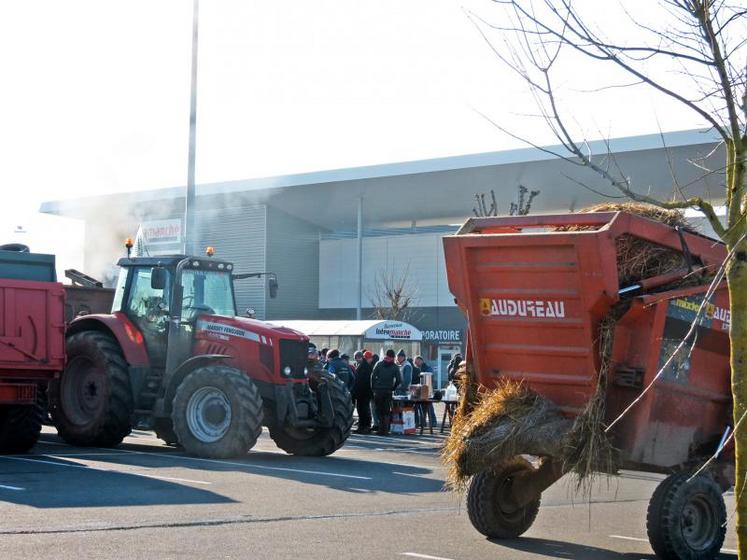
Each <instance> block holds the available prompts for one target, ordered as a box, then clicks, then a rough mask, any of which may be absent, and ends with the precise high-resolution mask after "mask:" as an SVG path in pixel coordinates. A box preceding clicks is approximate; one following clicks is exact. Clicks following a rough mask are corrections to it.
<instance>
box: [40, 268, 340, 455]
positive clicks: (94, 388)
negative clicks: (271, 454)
mask: <svg viewBox="0 0 747 560" xmlns="http://www.w3.org/2000/svg"><path fill="white" fill-rule="evenodd" d="M119 266H120V268H121V272H120V276H119V282H118V285H117V288H116V292H115V295H114V304H113V307H112V313H111V314H93V315H85V316H82V317H78V318H76V319H75V320H74V321H73V322H72V323H71V324H70V325H69V327H68V329H67V333H66V350H67V365H66V367H65V370H64V371H63V373H62V375H61V376H60V378H59V380H56V381H54V382H53V383H52V384H51V386H50V394H49V397H50V413H51V415H52V419H53V421H54V423H55V425H56V426H57V430H58V432H59V433H60V435H61V436H62V437H63V438H64V439H65V441H67V442H69V443H71V444H74V445H81V446H97V447H109V446H115V445H117V444H119V443H120V442H121V441H122V439H123V438H124V437H125V436H127V435H128V434H129V433H130V431H131V429H132V427H133V426H143V425H145V426H151V427H152V428H153V429H154V430H155V432H156V434H157V435H158V437H159V438H161V439H163V440H164V441H166V442H167V443H172V444H179V445H181V446H182V447H183V448H184V449H185V450H186V451H187V452H188V453H191V454H194V455H197V456H200V457H216V458H225V457H235V456H239V455H243V454H245V453H246V452H247V451H249V450H250V449H251V448H252V447H253V446H254V444H255V443H256V441H257V438H258V437H259V436H260V434H261V432H262V426H263V425H266V426H268V428H269V431H270V436H271V437H272V439H273V440H274V441H275V443H276V444H277V445H278V447H280V448H281V449H283V450H285V451H286V452H288V453H291V454H296V455H317V456H320V455H329V454H330V453H333V452H334V451H335V450H337V449H338V448H340V447H341V446H342V445H343V443H344V442H345V440H346V439H347V437H348V435H349V434H350V428H351V425H352V414H353V409H352V403H351V399H350V394H349V393H348V392H347V390H346V389H345V387H344V386H343V385H342V384H341V383H340V382H339V380H337V379H335V377H334V376H332V375H329V374H327V373H325V372H321V371H309V370H308V369H307V351H308V338H307V337H306V336H304V335H303V334H301V333H298V332H296V331H293V330H290V329H286V328H279V327H274V326H272V325H270V324H268V323H263V322H261V321H257V320H254V319H250V318H245V317H237V316H236V304H235V299H234V288H233V281H234V280H235V279H241V278H246V277H249V276H256V275H250V274H243V275H242V274H238V275H236V274H234V271H233V265H232V264H231V263H229V262H224V261H220V260H216V259H213V258H210V257H204V258H201V257H187V256H184V255H176V256H161V257H131V258H130V257H128V258H123V259H120V261H119ZM276 286H277V284H276V283H275V284H274V286H273V285H272V284H271V291H272V289H273V288H276Z"/></svg>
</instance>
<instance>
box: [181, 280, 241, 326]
mask: <svg viewBox="0 0 747 560" xmlns="http://www.w3.org/2000/svg"><path fill="white" fill-rule="evenodd" d="M182 286H183V296H182V298H183V299H182V318H183V319H187V320H189V319H191V318H193V317H195V316H197V315H199V314H200V313H207V314H210V315H225V316H227V317H233V316H235V315H236V307H235V305H234V301H233V285H232V284H231V275H230V273H227V272H218V271H214V270H193V269H192V270H185V271H184V272H183V273H182Z"/></svg>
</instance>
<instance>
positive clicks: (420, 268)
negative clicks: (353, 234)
mask: <svg viewBox="0 0 747 560" xmlns="http://www.w3.org/2000/svg"><path fill="white" fill-rule="evenodd" d="M441 238H442V234H430V233H428V234H411V235H395V236H386V237H366V238H364V239H363V307H371V299H372V297H374V294H375V293H376V283H377V278H379V277H381V275H385V276H386V277H389V278H393V279H394V280H395V281H397V280H399V279H400V278H402V277H403V275H405V276H406V278H407V286H408V287H409V289H410V291H411V292H412V293H413V294H414V297H415V302H414V305H415V306H416V307H446V306H453V305H454V298H453V296H452V295H451V293H450V292H449V287H448V284H447V281H446V265H445V261H444V250H443V242H442V241H441ZM357 246H358V241H357V239H354V238H353V239H324V240H322V241H321V242H320V246H319V270H320V282H319V307H320V308H322V309H350V308H355V307H356V306H357V297H358V291H357V289H358V285H357V278H356V251H357Z"/></svg>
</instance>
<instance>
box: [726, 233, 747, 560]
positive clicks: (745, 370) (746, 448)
mask: <svg viewBox="0 0 747 560" xmlns="http://www.w3.org/2000/svg"><path fill="white" fill-rule="evenodd" d="M734 257H735V258H734V261H733V262H732V264H731V266H730V268H729V271H728V282H729V307H730V311H731V332H730V339H731V391H732V396H733V399H734V426H736V425H737V424H736V423H737V422H738V421H739V419H740V418H741V417H742V415H743V414H744V412H745V410H747V242H745V241H742V243H741V247H739V248H738V249H737V251H735V255H734ZM734 444H735V456H736V483H735V487H734V490H735V492H734V493H735V496H736V502H737V542H738V549H739V558H740V559H742V560H744V559H747V493H745V492H743V491H744V489H745V480H746V477H745V474H747V472H746V471H747V424H744V423H743V424H742V425H741V426H740V429H739V430H738V431H737V433H736V434H735V437H734Z"/></svg>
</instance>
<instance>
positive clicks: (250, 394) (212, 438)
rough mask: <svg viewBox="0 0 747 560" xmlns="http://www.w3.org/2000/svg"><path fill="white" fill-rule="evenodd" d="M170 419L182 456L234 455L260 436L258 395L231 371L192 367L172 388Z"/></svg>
mask: <svg viewBox="0 0 747 560" xmlns="http://www.w3.org/2000/svg"><path fill="white" fill-rule="evenodd" d="M171 421H172V424H173V429H174V434H175V435H176V437H177V439H178V441H179V444H181V446H182V447H184V449H185V451H187V453H191V454H192V455H197V456H198V457H211V458H218V459H226V458H228V457H239V456H241V455H245V454H246V453H247V452H248V451H249V450H250V449H251V448H252V447H254V444H255V443H257V439H258V438H259V436H260V435H261V434H262V397H260V395H259V391H258V390H257V386H256V385H255V384H254V383H253V382H252V380H251V379H249V377H247V376H246V375H245V374H244V373H242V372H241V371H239V370H237V369H234V368H231V367H228V366H224V365H211V366H205V367H201V368H197V369H196V370H194V371H193V372H191V373H190V374H188V375H187V377H185V378H184V380H183V381H182V383H181V384H180V385H179V387H177V389H176V395H175V396H174V400H173V407H172V413H171Z"/></svg>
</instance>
